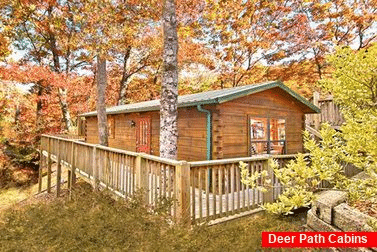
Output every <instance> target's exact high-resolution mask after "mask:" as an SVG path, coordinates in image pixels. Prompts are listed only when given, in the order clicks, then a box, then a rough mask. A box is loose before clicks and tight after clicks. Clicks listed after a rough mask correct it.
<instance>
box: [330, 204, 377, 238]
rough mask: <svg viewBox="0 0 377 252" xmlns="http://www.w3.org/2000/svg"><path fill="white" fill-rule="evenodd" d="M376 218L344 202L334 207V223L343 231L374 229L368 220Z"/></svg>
mask: <svg viewBox="0 0 377 252" xmlns="http://www.w3.org/2000/svg"><path fill="white" fill-rule="evenodd" d="M373 219H374V218H373V217H371V216H369V215H366V214H364V213H362V212H360V211H359V210H357V209H355V208H352V207H350V206H349V205H347V204H345V203H342V204H340V205H339V206H336V207H335V208H334V218H333V224H334V225H335V226H336V227H338V228H340V229H341V230H343V231H373V229H372V227H370V226H369V225H368V221H370V220H373Z"/></svg>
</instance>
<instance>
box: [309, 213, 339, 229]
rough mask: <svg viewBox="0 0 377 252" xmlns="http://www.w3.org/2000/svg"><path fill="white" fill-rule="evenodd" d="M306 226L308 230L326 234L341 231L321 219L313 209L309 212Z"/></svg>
mask: <svg viewBox="0 0 377 252" xmlns="http://www.w3.org/2000/svg"><path fill="white" fill-rule="evenodd" d="M306 224H307V226H308V228H310V229H311V230H313V231H325V232H336V231H341V230H339V229H337V228H335V227H333V226H331V225H330V224H328V223H326V222H324V221H323V220H321V219H319V218H318V217H317V215H316V214H315V213H314V211H313V209H310V210H309V211H308V215H307V219H306Z"/></svg>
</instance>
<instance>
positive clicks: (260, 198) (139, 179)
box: [40, 135, 295, 223]
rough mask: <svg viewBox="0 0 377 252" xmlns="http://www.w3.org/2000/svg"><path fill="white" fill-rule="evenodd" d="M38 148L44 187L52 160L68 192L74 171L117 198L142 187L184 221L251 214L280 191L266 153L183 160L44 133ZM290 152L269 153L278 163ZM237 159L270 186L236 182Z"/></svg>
mask: <svg viewBox="0 0 377 252" xmlns="http://www.w3.org/2000/svg"><path fill="white" fill-rule="evenodd" d="M40 151H41V154H42V155H41V166H40V169H41V170H40V174H42V171H43V170H45V169H47V177H48V179H47V185H45V186H46V189H47V191H48V192H51V177H52V172H51V169H52V168H51V167H52V163H53V162H55V163H56V179H57V181H61V174H62V172H64V170H66V171H67V172H68V189H69V191H70V189H71V188H72V186H73V184H74V181H75V177H76V176H79V177H81V178H83V179H85V180H87V181H88V182H90V183H91V184H92V185H93V186H94V187H98V186H99V187H103V188H107V189H109V190H110V191H112V192H113V193H114V195H116V196H118V197H122V198H127V197H130V196H133V195H134V194H135V192H136V191H137V190H138V189H142V191H143V195H144V196H143V197H144V200H145V202H146V203H147V204H149V205H151V206H152V207H153V206H156V205H157V204H158V203H159V202H161V200H164V199H172V200H173V201H172V203H173V204H172V205H171V207H170V212H171V214H172V216H173V217H174V219H176V220H178V221H183V222H185V223H201V222H205V221H214V220H218V219H221V218H224V217H228V218H229V217H232V216H237V215H239V214H241V215H242V214H247V213H251V212H253V211H256V210H257V209H259V207H260V205H261V204H263V203H266V202H272V201H274V200H275V199H276V198H277V197H278V195H279V194H280V193H281V187H280V185H279V183H278V181H276V179H275V178H274V177H273V172H272V169H271V168H270V167H269V166H268V160H269V159H271V158H272V156H271V155H261V156H254V157H245V158H233V159H224V160H212V161H198V162H186V161H175V160H170V159H164V158H160V157H157V156H152V155H148V154H143V153H136V152H131V151H126V150H120V149H115V148H109V147H105V146H100V145H94V144H89V143H85V142H83V141H80V140H75V139H67V138H63V137H56V136H49V135H43V136H42V138H41V148H40ZM294 156H295V155H278V156H273V158H274V159H277V160H278V162H279V165H280V166H283V165H284V164H285V163H286V162H287V161H289V160H291V159H293V158H294ZM240 161H243V162H245V163H246V164H247V166H248V169H249V172H250V173H253V172H255V171H261V170H267V171H268V172H269V174H270V175H271V176H272V177H273V183H274V190H271V191H268V192H266V193H262V192H261V191H259V190H257V189H251V188H249V187H248V186H246V185H244V184H243V183H241V174H240V169H239V162H240ZM40 190H42V180H41V179H40ZM60 193H61V183H57V184H56V194H57V195H60Z"/></svg>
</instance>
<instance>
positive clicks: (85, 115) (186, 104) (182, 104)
mask: <svg viewBox="0 0 377 252" xmlns="http://www.w3.org/2000/svg"><path fill="white" fill-rule="evenodd" d="M218 103H219V102H218V100H217V99H210V100H206V101H194V102H186V103H181V104H178V108H185V107H193V106H197V105H210V104H218ZM159 110H160V106H151V107H147V108H145V107H144V108H136V109H128V110H118V111H110V112H106V114H108V115H116V114H123V113H137V112H149V111H159ZM96 115H97V112H96V111H92V112H88V113H84V114H80V115H79V117H91V116H96Z"/></svg>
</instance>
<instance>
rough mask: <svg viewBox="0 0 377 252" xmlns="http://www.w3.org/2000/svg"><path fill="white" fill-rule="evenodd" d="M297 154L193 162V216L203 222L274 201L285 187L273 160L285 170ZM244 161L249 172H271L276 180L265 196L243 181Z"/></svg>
mask: <svg viewBox="0 0 377 252" xmlns="http://www.w3.org/2000/svg"><path fill="white" fill-rule="evenodd" d="M294 157H295V155H279V156H271V155H263V156H256V157H246V158H232V159H224V160H211V161H199V162H190V163H189V165H190V179H191V217H192V220H193V221H194V222H195V221H198V222H202V221H204V220H207V221H209V220H214V219H217V218H221V217H226V216H230V215H234V214H237V213H241V212H245V211H250V210H252V209H255V208H257V207H259V206H260V205H261V204H263V203H266V202H273V201H274V200H275V199H276V198H277V197H278V196H279V194H280V193H281V192H282V188H281V186H280V184H279V182H278V181H277V179H276V178H275V176H274V174H273V170H272V168H271V167H269V159H271V158H274V159H277V160H278V164H279V166H280V167H282V166H283V165H284V164H285V163H286V162H287V161H289V160H291V159H293V158H294ZM240 161H243V162H244V163H246V167H247V169H248V170H249V173H250V174H252V173H254V172H256V171H259V172H260V171H262V170H267V172H268V174H269V176H270V177H271V178H272V184H273V189H272V190H269V191H268V192H266V193H262V192H261V191H259V190H258V189H251V188H249V186H247V185H245V184H243V183H242V182H241V171H240V168H239V163H240Z"/></svg>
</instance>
